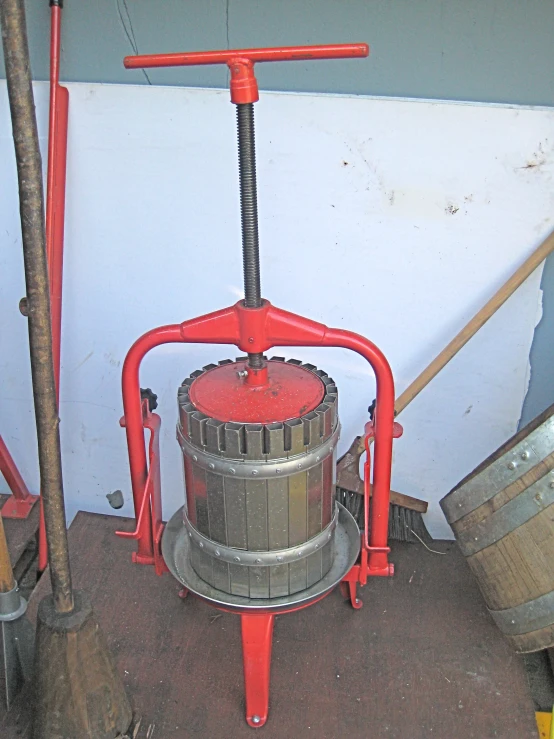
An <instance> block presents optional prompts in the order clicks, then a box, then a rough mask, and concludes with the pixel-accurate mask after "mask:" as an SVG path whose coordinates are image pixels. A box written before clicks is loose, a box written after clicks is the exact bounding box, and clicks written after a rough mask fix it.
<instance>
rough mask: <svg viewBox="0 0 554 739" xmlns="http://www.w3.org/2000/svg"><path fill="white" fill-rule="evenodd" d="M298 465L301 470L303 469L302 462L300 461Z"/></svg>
mask: <svg viewBox="0 0 554 739" xmlns="http://www.w3.org/2000/svg"><path fill="white" fill-rule="evenodd" d="M296 466H297V467H298V469H299V470H301V469H302V462H299V463H298V464H297V465H296Z"/></svg>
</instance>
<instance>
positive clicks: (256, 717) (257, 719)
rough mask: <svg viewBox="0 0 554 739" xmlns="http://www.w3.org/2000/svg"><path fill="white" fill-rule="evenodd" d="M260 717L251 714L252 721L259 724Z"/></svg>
mask: <svg viewBox="0 0 554 739" xmlns="http://www.w3.org/2000/svg"><path fill="white" fill-rule="evenodd" d="M261 720H262V719H261V718H260V717H259V716H252V723H253V724H259V723H260V721H261Z"/></svg>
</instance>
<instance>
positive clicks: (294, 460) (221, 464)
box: [177, 423, 340, 480]
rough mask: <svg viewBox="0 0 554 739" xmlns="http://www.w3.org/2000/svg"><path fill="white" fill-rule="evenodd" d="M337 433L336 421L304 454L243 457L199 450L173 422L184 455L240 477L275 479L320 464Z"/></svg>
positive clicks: (213, 469) (204, 466) (217, 471)
mask: <svg viewBox="0 0 554 739" xmlns="http://www.w3.org/2000/svg"><path fill="white" fill-rule="evenodd" d="M339 435H340V424H339V423H337V425H336V427H335V430H334V431H333V433H332V434H331V436H330V437H329V438H328V439H327V441H324V442H323V443H322V444H321V445H320V446H318V447H315V449H310V451H309V452H307V453H304V454H296V455H294V456H293V457H288V458H287V459H270V460H267V461H266V460H259V461H258V460H255V461H254V460H246V459H236V460H235V459H228V458H227V457H218V456H217V455H215V454H210V453H209V452H205V451H202V450H200V449H198V447H197V446H194V445H193V444H191V442H190V441H189V440H188V439H187V438H186V437H185V436H184V435H183V432H182V429H181V428H180V426H177V439H178V441H179V444H180V445H181V448H182V449H183V451H184V452H185V453H186V454H187V456H189V457H191V458H192V460H193V462H194V463H195V464H197V465H198V466H199V467H200V468H201V469H203V470H207V471H208V472H213V473H215V474H219V475H225V476H226V477H237V478H242V479H244V480H252V479H254V478H256V479H258V480H268V479H275V478H277V477H286V476H287V475H294V474H296V473H298V472H305V471H306V470H309V469H311V468H312V467H315V466H316V465H318V464H320V463H321V462H322V461H323V460H324V459H325V458H326V457H327V456H328V455H329V454H331V453H332V452H333V450H334V448H335V446H336V445H337V442H338V440H339Z"/></svg>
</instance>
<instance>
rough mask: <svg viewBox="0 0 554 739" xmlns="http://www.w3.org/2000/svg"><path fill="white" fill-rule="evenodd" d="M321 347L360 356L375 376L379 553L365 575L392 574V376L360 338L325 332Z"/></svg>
mask: <svg viewBox="0 0 554 739" xmlns="http://www.w3.org/2000/svg"><path fill="white" fill-rule="evenodd" d="M321 343H322V344H323V345H324V346H336V347H344V348H345V349H351V350H352V351H355V352H357V353H358V354H361V355H362V357H365V359H367V361H368V362H369V363H370V365H371V366H372V367H373V371H374V372H375V379H376V383H377V387H376V400H377V402H376V414H375V451H374V454H373V458H374V462H373V486H372V497H371V525H370V532H369V533H370V535H369V544H370V547H371V548H375V549H376V550H382V551H371V549H370V552H369V573H370V574H372V572H374V573H375V574H392V572H393V567H392V565H389V561H388V551H387V544H388V527H389V499H390V480H391V464H392V439H393V424H394V380H393V377H392V372H391V369H390V366H389V363H388V362H387V360H386V357H385V356H384V354H383V353H382V352H381V351H380V350H379V349H378V348H377V347H376V346H375V344H372V342H371V341H368V340H367V339H365V338H364V337H363V336H359V335H358V334H355V333H352V332H350V331H342V330H341V329H328V330H327V331H326V332H325V337H324V339H323V341H322V342H321ZM366 497H367V496H366Z"/></svg>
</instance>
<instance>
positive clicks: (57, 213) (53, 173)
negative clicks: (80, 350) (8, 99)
mask: <svg viewBox="0 0 554 739" xmlns="http://www.w3.org/2000/svg"><path fill="white" fill-rule="evenodd" d="M60 45H61V7H60V6H59V5H52V11H51V25H50V118H49V130H48V171H47V177H46V250H47V258H48V276H49V279H50V308H51V314H52V344H53V347H52V348H53V352H54V376H55V379H56V389H57V392H58V401H59V392H60V390H59V388H60V345H61V322H62V275H63V240H64V220H65V180H66V161H67V123H68V110H69V93H68V91H67V88H66V87H62V86H61V85H60V84H59V79H60Z"/></svg>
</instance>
